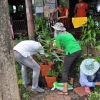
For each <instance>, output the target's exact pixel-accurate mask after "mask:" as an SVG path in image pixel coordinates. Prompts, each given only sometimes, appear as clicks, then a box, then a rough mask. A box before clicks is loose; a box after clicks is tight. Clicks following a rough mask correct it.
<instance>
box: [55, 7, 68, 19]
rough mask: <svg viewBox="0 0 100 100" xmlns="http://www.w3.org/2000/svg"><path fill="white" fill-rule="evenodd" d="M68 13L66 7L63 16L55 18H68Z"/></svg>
mask: <svg viewBox="0 0 100 100" xmlns="http://www.w3.org/2000/svg"><path fill="white" fill-rule="evenodd" d="M68 14H69V12H68V9H67V10H66V14H65V16H61V17H58V18H57V20H60V19H63V18H68Z"/></svg>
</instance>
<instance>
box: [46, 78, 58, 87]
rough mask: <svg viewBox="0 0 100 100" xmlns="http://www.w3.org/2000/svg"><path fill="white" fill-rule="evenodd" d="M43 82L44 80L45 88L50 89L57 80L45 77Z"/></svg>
mask: <svg viewBox="0 0 100 100" xmlns="http://www.w3.org/2000/svg"><path fill="white" fill-rule="evenodd" d="M45 80H46V83H47V86H48V87H49V88H52V87H53V83H54V82H56V80H57V76H56V77H49V76H45Z"/></svg>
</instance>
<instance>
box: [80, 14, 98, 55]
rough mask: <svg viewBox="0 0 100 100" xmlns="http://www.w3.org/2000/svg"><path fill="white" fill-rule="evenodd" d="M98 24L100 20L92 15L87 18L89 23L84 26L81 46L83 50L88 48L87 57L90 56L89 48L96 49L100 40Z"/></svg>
mask: <svg viewBox="0 0 100 100" xmlns="http://www.w3.org/2000/svg"><path fill="white" fill-rule="evenodd" d="M97 23H99V22H98V20H97V19H96V18H94V17H93V16H91V15H90V16H89V17H88V18H87V22H86V23H85V24H84V25H83V26H82V35H81V40H80V44H81V47H83V49H84V48H86V53H87V56H88V54H89V48H95V46H96V45H98V41H99V39H100V27H99V24H98V25H97Z"/></svg>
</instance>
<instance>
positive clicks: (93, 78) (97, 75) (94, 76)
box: [87, 71, 100, 82]
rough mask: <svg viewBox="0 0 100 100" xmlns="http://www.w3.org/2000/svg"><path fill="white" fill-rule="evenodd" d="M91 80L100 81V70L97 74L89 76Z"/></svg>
mask: <svg viewBox="0 0 100 100" xmlns="http://www.w3.org/2000/svg"><path fill="white" fill-rule="evenodd" d="M87 79H88V81H89V82H100V71H98V72H97V73H96V74H95V75H92V76H87Z"/></svg>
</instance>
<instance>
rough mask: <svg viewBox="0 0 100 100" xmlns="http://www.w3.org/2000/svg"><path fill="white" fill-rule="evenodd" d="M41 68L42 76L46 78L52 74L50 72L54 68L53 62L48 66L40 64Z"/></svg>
mask: <svg viewBox="0 0 100 100" xmlns="http://www.w3.org/2000/svg"><path fill="white" fill-rule="evenodd" d="M40 67H41V75H42V76H46V74H47V73H48V72H50V70H51V69H52V68H53V62H48V65H44V64H42V63H40Z"/></svg>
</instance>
